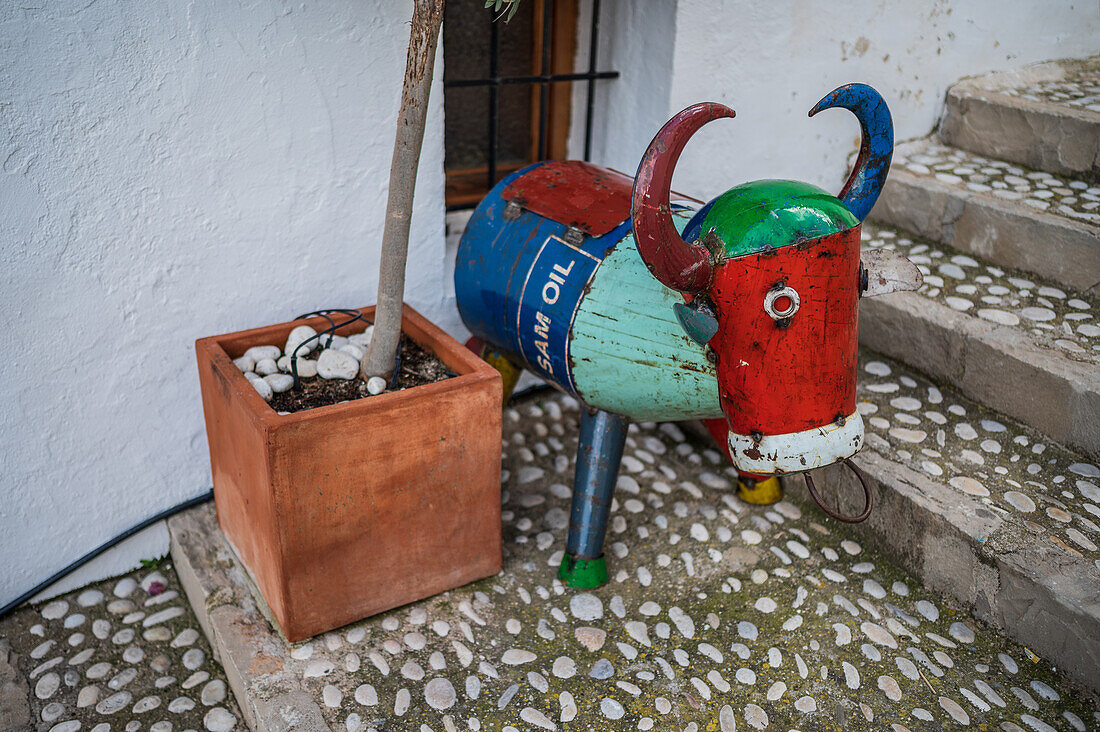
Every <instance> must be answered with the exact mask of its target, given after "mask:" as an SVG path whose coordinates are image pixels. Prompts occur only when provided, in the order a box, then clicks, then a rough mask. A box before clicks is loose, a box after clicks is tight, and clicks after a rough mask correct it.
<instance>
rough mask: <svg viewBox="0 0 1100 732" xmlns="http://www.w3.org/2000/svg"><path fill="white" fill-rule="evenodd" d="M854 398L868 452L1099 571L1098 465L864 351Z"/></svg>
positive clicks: (997, 548) (907, 370)
mask: <svg viewBox="0 0 1100 732" xmlns="http://www.w3.org/2000/svg"><path fill="white" fill-rule="evenodd" d="M856 395H857V400H858V401H857V404H856V408H857V409H858V410H859V412H860V414H862V415H863V419H864V423H865V424H866V427H867V436H866V440H865V444H866V448H865V449H871V450H874V451H876V452H878V453H880V454H882V455H884V456H886V457H887V458H889V459H891V460H894V461H897V462H901V463H903V464H905V465H908V466H909V467H911V468H913V469H914V470H917V471H920V472H922V473H925V474H926V475H929V476H932V477H933V478H937V479H939V480H942V481H944V482H946V483H947V484H948V485H950V486H951V487H953V488H954V489H955V490H957V491H959V492H960V494H966V495H968V496H972V497H975V498H977V499H978V500H980V501H981V502H982V503H984V504H985V505H986V506H988V507H989V509H990V510H992V511H994V512H995V513H997V514H998V515H1000V516H1001V517H1002V518H1005V519H1008V520H1009V521H1011V522H1012V523H1014V524H1016V525H1019V526H1021V527H1022V528H1023V529H1024V532H1023V535H1024V536H1026V537H1027V538H1028V539H1036V540H1041V541H1049V542H1051V543H1053V544H1055V545H1056V546H1058V547H1059V548H1061V549H1062V550H1064V551H1067V552H1070V553H1072V554H1075V555H1078V556H1084V557H1088V558H1089V559H1092V560H1093V561H1094V562H1095V563H1096V566H1097V567H1098V568H1100V550H1098V549H1097V544H1098V543H1100V526H1098V524H1100V468H1098V467H1097V466H1096V465H1094V464H1093V463H1091V462H1087V461H1085V460H1084V459H1083V458H1081V457H1080V456H1078V455H1075V454H1073V453H1071V452H1069V451H1067V450H1066V449H1065V448H1063V447H1061V446H1059V445H1057V444H1055V443H1052V442H1050V441H1049V440H1045V439H1043V438H1042V437H1040V436H1037V433H1035V432H1033V431H1031V430H1029V429H1027V428H1025V427H1022V426H1020V425H1018V424H1016V423H1015V422H1013V421H1011V420H1009V419H1007V418H1006V417H1003V416H1001V415H999V414H996V413H994V412H991V411H989V410H987V409H985V408H983V407H981V406H979V405H978V404H975V403H974V402H972V401H970V400H968V399H965V398H962V397H961V396H959V395H958V394H957V393H955V392H954V391H953V390H951V389H946V388H944V389H941V388H938V387H937V386H935V385H934V384H933V383H932V382H930V381H928V380H927V379H925V378H923V377H922V376H920V375H918V374H917V373H916V372H913V371H911V370H909V369H908V368H906V367H905V366H902V365H901V364H898V363H897V362H894V361H888V360H887V359H883V358H881V357H878V356H873V355H869V354H862V356H861V360H860V374H859V380H858V386H857V390H856ZM994 543H996V542H995V541H994ZM1008 548H1009V547H996V546H989V547H987V549H989V550H991V551H998V550H1004V549H1008Z"/></svg>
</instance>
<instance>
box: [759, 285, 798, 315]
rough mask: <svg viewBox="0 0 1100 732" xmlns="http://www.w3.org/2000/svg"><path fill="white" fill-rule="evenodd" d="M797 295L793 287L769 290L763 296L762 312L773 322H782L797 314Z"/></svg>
mask: <svg viewBox="0 0 1100 732" xmlns="http://www.w3.org/2000/svg"><path fill="white" fill-rule="evenodd" d="M798 306H799V299H798V293H797V292H796V291H795V289H794V288H793V287H789V286H787V287H781V288H779V289H777V290H769V291H768V294H767V295H765V296H764V312H765V313H767V314H768V315H770V316H771V318H772V319H773V320H784V319H786V318H789V317H791V316H792V315H794V314H795V313H797V312H798Z"/></svg>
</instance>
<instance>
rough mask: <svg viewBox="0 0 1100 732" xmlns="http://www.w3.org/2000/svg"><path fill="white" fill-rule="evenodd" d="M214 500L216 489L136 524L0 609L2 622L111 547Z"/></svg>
mask: <svg viewBox="0 0 1100 732" xmlns="http://www.w3.org/2000/svg"><path fill="white" fill-rule="evenodd" d="M213 498H214V489H212V488H211V489H210V490H209V491H207V492H206V493H203V494H202V495H200V496H195V497H194V498H192V499H190V500H187V501H184V502H183V503H180V504H178V505H175V506H172V507H171V508H168V509H165V510H163V511H161V512H160V513H158V514H157V515H156V516H152V517H150V518H147V519H145V520H144V521H142V522H141V523H139V524H135V525H133V526H131V527H130V528H128V529H126V530H125V531H123V532H122V533H121V534H119V535H118V536H116V537H114V538H113V539H109V540H108V541H106V542H104V543H102V544H100V545H99V546H97V547H96V548H95V549H93V550H91V551H90V552H88V553H87V554H85V555H84V556H82V557H81V558H80V559H77V560H76V561H75V562H72V563H71V564H69V565H68V566H66V567H64V568H62V569H59V570H58V571H57V572H54V573H53V574H52V575H50V576H49V577H47V578H46V579H44V580H42V581H41V582H39V583H38V584H37V585H35V586H34V587H32V588H31V589H29V590H27V591H26V592H24V593H23V594H22V595H20V596H19V597H17V598H15V599H14V600H12V601H11V602H9V603H8V604H7V605H4V607H0V620H2V619H4V618H5V617H7V615H8V614H9V613H11V612H12V611H14V610H15V609H16V608H18V607H19V606H20V605H22V604H23V603H24V602H26V601H27V600H29V599H31V598H32V597H34V596H35V595H37V594H38V593H40V592H42V591H43V590H45V589H46V588H48V587H49V586H50V585H52V584H54V583H56V582H57V581H58V580H61V579H63V578H65V577H66V576H68V575H69V574H72V573H73V572H75V571H76V570H77V569H80V568H81V567H83V566H84V565H85V564H87V563H88V562H90V561H92V560H93V559H95V558H96V557H98V556H99V555H100V554H102V553H103V552H105V551H107V550H108V549H110V548H111V547H114V546H115V545H117V544H119V543H121V542H123V541H125V540H126V539H129V538H130V537H131V536H133V535H134V534H136V533H138V532H139V531H142V530H144V529H147V528H149V527H150V526H152V525H153V524H155V523H157V522H158V521H163V520H164V519H167V518H171V517H172V516H175V515H176V514H177V513H179V512H180V511H186V510H187V509H189V508H192V507H194V506H198V505H199V504H201V503H206V502H207V501H210V500H213Z"/></svg>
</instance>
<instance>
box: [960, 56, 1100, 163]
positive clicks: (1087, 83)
mask: <svg viewBox="0 0 1100 732" xmlns="http://www.w3.org/2000/svg"><path fill="white" fill-rule="evenodd" d="M940 137H941V138H942V139H943V141H944V142H946V143H947V144H948V145H952V146H954V147H958V148H962V149H964V150H969V151H971V152H974V153H977V154H978V155H986V156H992V157H998V158H1000V159H1002V160H1008V161H1011V162H1013V163H1018V164H1020V165H1025V166H1027V167H1029V168H1034V169H1037V170H1046V171H1049V172H1051V173H1057V174H1059V175H1065V176H1070V177H1080V178H1084V179H1085V180H1092V181H1096V180H1100V57H1093V58H1090V59H1085V60H1080V61H1076V60H1074V61H1052V62H1047V63H1043V64H1036V65H1034V66H1028V67H1026V68H1023V69H1018V70H1015V71H1009V72H998V73H994V74H988V75H986V76H980V77H977V78H973V79H966V80H964V81H961V82H959V83H958V84H956V85H955V86H953V87H952V88H951V89H950V90H948V92H947V104H946V107H945V109H944V117H943V120H942V122H941V123H940Z"/></svg>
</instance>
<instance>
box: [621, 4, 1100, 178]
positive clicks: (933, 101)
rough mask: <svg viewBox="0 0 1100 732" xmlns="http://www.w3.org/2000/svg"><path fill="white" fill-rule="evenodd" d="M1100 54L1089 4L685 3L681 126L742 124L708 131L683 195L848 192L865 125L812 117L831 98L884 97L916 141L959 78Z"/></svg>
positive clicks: (690, 163) (899, 128) (691, 157)
mask: <svg viewBox="0 0 1100 732" xmlns="http://www.w3.org/2000/svg"><path fill="white" fill-rule="evenodd" d="M1098 52H1100V4H1098V3H1096V2H1092V1H1090V0H1059V1H1057V2H1048V3H1037V2H1033V1H1032V0H933V1H926V2H888V1H886V0H842V1H840V2H831V3H822V2H812V1H811V0H776V2H769V3H757V2H751V1H750V0H679V3H678V5H677V13H676V41H675V51H674V54H675V55H674V62H673V67H672V81H671V85H670V87H671V96H670V104H669V114H670V115H671V114H672V113H673V112H675V111H678V110H680V109H682V108H684V107H686V106H688V105H689V104H692V103H694V102H698V101H702V100H707V99H710V100H714V101H719V102H722V103H724V104H727V105H729V106H730V107H732V108H733V109H734V110H736V112H737V118H736V119H734V120H721V121H718V122H714V123H712V124H711V125H708V127H707V128H704V129H703V130H702V131H700V133H699V134H698V136H697V138H696V139H694V140H693V141H692V142H691V143H690V144H689V145H688V148H687V149H686V150H685V153H684V155H683V158H682V162H681V165H680V166H679V167H678V169H677V173H678V174H677V176H676V180H675V185H676V186H677V187H678V189H680V190H682V191H684V192H685V193H693V192H697V193H700V194H703V195H702V196H701V197H704V198H710V197H712V196H714V195H716V194H718V193H720V192H722V191H724V190H726V189H727V188H729V187H730V186H731V185H735V184H737V183H741V182H744V181H748V180H756V179H759V178H794V179H798V180H805V181H808V182H811V183H816V184H818V185H821V186H823V187H824V188H825V189H826V190H831V191H835V190H839V188H840V186H841V184H842V183H843V182H844V178H845V174H846V171H847V160H848V156H849V154H851V153H852V152H854V151H855V150H856V148H857V147H858V139H859V126H858V123H857V122H856V120H855V118H854V117H852V115H851V114H850V113H848V112H846V111H844V110H830V111H827V112H823V113H822V114H820V115H818V116H816V117H814V118H813V119H810V118H808V117H807V116H806V115H807V112H808V111H809V110H810V108H811V107H813V105H814V104H815V103H816V102H817V101H818V100H819V99H820V98H821V97H822V96H824V95H825V94H826V93H827V92H829V91H831V90H832V89H833V88H835V87H837V86H839V85H841V84H845V83H848V82H853V81H862V82H864V83H867V84H870V85H871V86H873V87H875V88H876V89H878V91H879V92H880V93H881V94H882V95H883V97H884V98H885V99H886V101H887V103H888V104H889V106H890V109H891V111H892V113H893V117H894V127H895V137H896V139H897V140H905V139H911V138H916V137H923V136H925V135H927V134H929V133H930V132H931V131H932V130H933V129H934V127H935V125H936V123H937V120H938V117H939V115H940V113H941V110H942V106H943V100H944V95H945V93H946V91H947V88H948V87H949V86H950V85H951V84H952V83H954V82H955V81H957V80H958V79H960V78H961V77H964V76H971V75H975V74H980V73H984V72H986V71H990V70H994V69H1005V68H1015V67H1018V66H1022V65H1024V64H1027V63H1032V62H1035V61H1042V60H1048V59H1051V58H1063V57H1078V56H1087V55H1090V54H1095V53H1098ZM642 145H643V149H644V145H645V142H643V143H642Z"/></svg>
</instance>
